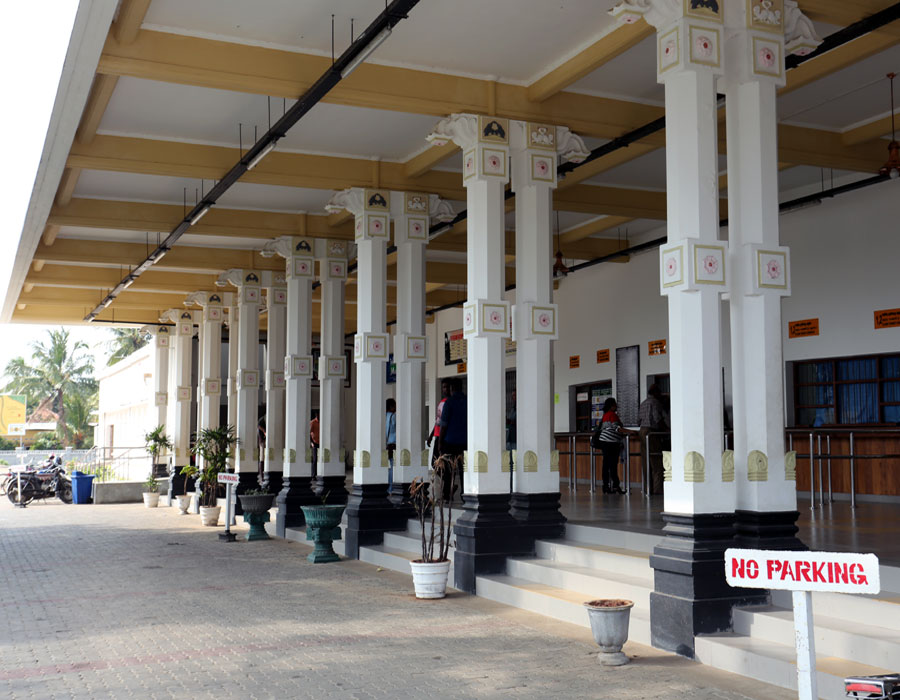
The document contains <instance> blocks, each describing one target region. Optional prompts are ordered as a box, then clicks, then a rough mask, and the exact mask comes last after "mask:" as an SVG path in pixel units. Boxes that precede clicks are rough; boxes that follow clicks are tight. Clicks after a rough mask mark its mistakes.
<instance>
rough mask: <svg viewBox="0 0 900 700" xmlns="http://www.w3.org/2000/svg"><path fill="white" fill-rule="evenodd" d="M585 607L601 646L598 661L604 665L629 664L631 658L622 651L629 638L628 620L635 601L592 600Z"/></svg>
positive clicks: (596, 639)
mask: <svg viewBox="0 0 900 700" xmlns="http://www.w3.org/2000/svg"><path fill="white" fill-rule="evenodd" d="M601 603H606V605H601ZM615 603H618V605H616V604H615ZM584 607H585V608H587V611H588V618H589V619H590V621H591V632H592V633H593V634H594V641H595V642H597V644H598V646H599V647H600V653H599V654H598V655H597V661H599V662H600V664H601V665H603V666H621V665H622V664H627V663H628V662H629V661H630V660H631V659H629V658H628V657H627V656H626V655H625V654H624V653H623V652H622V646H623V645H624V644H625V642H626V641H627V640H628V621H629V618H630V617H631V608H633V607H634V603H633V602H631V601H630V600H615V599H611V600H592V601H591V602H589V603H585V604H584Z"/></svg>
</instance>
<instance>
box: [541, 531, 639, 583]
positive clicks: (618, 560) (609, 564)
mask: <svg viewBox="0 0 900 700" xmlns="http://www.w3.org/2000/svg"><path fill="white" fill-rule="evenodd" d="M535 554H536V555H537V556H538V557H539V558H541V559H549V560H551V561H555V562H559V563H561V564H572V565H575V566H585V567H588V568H592V569H597V570H598V571H600V572H615V573H616V574H617V575H618V574H621V575H625V576H630V577H633V578H646V579H648V581H650V582H651V584H652V579H653V569H651V568H650V561H649V555H648V554H647V553H646V552H635V551H633V550H629V549H620V548H617V547H603V546H601V545H596V544H587V543H584V542H577V541H575V540H568V539H562V540H538V541H537V542H536V543H535Z"/></svg>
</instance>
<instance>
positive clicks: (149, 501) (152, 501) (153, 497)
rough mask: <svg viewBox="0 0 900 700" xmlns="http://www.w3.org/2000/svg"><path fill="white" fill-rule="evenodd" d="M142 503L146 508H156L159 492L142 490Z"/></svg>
mask: <svg viewBox="0 0 900 700" xmlns="http://www.w3.org/2000/svg"><path fill="white" fill-rule="evenodd" d="M143 496H144V505H145V506H147V507H148V508H156V506H158V505H159V494H158V493H150V492H147V491H144V493H143Z"/></svg>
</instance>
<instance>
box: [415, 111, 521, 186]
mask: <svg viewBox="0 0 900 700" xmlns="http://www.w3.org/2000/svg"><path fill="white" fill-rule="evenodd" d="M509 128H510V125H509V120H508V119H502V118H500V117H489V116H485V115H478V116H475V115H474V114H453V115H451V116H449V117H446V118H444V119H442V120H441V121H439V122H438V123H437V124H436V125H435V127H434V128H433V129H432V130H431V133H429V134H428V135H427V136H426V137H425V140H426V141H428V142H430V143H432V144H434V145H435V146H443V145H445V144H447V143H449V142H450V141H453V143H455V144H456V145H457V146H459V147H460V148H461V149H462V152H463V184H464V185H468V184H469V183H471V182H479V181H482V182H484V181H498V180H499V181H501V182H504V183H505V182H508V181H509V167H508V161H509Z"/></svg>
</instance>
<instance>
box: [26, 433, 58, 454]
mask: <svg viewBox="0 0 900 700" xmlns="http://www.w3.org/2000/svg"><path fill="white" fill-rule="evenodd" d="M31 449H32V450H60V449H62V443H61V442H60V441H59V436H58V435H57V434H56V433H50V432H47V433H38V436H37V437H36V438H35V439H34V442H33V443H32V445H31Z"/></svg>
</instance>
